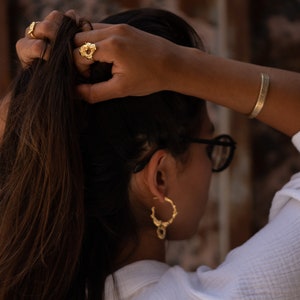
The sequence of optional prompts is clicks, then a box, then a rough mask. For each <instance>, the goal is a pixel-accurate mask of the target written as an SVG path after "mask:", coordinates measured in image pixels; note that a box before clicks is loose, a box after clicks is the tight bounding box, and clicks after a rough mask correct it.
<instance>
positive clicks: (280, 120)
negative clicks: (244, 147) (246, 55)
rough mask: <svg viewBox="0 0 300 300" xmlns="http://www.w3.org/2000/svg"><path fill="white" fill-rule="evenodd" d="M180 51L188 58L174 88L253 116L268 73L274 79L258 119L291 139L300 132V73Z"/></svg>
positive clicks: (178, 66) (176, 75) (181, 60)
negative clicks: (252, 113)
mask: <svg viewBox="0 0 300 300" xmlns="http://www.w3.org/2000/svg"><path fill="white" fill-rule="evenodd" d="M180 52H182V53H183V55H184V57H181V58H180V60H179V61H180V63H179V64H178V65H176V67H177V68H178V70H176V72H175V74H173V75H172V76H173V77H176V78H174V79H173V80H171V81H170V82H171V83H172V82H173V83H174V86H173V87H171V89H174V90H176V91H177V92H181V93H184V94H190V95H193V96H196V97H199V98H204V99H206V100H208V101H211V102H214V103H216V104H219V105H222V106H225V107H228V108H230V109H233V110H234V111H237V112H239V113H242V114H245V115H249V114H250V112H251V111H252V109H253V107H254V105H255V103H256V101H257V97H258V94H259V90H260V82H261V79H260V74H261V73H262V72H264V73H267V74H268V75H269V76H270V87H269V92H268V94H267V97H266V101H265V105H264V107H263V109H262V111H261V113H260V114H259V115H258V117H257V118H258V119H259V120H261V121H262V122H264V123H266V124H268V125H270V126H272V127H273V128H275V129H277V130H279V131H281V132H283V133H285V134H287V135H290V136H291V135H293V134H294V133H296V132H298V131H299V130H300V116H299V115H300V99H299V97H300V74H298V73H294V72H289V71H283V70H278V69H274V68H268V67H262V66H258V65H253V64H248V63H243V62H238V61H233V60H229V59H224V58H219V57H216V56H212V55H209V54H205V53H203V52H200V51H198V50H194V49H185V50H184V51H180ZM181 55H182V54H181ZM179 69H181V71H180V73H178V72H179ZM173 73H174V72H173Z"/></svg>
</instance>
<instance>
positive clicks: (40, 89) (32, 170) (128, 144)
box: [0, 9, 211, 299]
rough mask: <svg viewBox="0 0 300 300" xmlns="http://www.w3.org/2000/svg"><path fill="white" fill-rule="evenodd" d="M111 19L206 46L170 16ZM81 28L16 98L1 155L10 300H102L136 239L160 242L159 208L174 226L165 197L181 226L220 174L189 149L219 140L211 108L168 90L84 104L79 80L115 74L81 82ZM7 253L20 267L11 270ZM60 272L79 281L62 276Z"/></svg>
mask: <svg viewBox="0 0 300 300" xmlns="http://www.w3.org/2000/svg"><path fill="white" fill-rule="evenodd" d="M104 22H106V23H127V24H130V25H132V26H135V27H137V28H139V29H141V30H144V31H148V32H150V33H153V34H156V35H160V36H162V37H165V38H167V39H169V40H171V41H173V42H175V43H177V44H181V45H183V46H188V47H200V48H202V44H201V41H200V40H199V38H198V37H197V35H196V33H195V32H194V31H193V29H192V28H191V27H190V26H189V25H188V24H187V23H186V22H184V21H183V20H182V19H180V18H178V17H177V16H175V15H173V14H171V13H169V12H166V11H160V10H155V9H140V10H134V11H127V12H124V13H121V14H117V15H114V16H111V17H109V18H107V19H106V20H104ZM78 30H80V29H78V25H76V24H75V22H74V21H72V20H69V19H67V18H66V19H65V20H64V22H63V25H62V27H61V29H60V31H59V32H58V37H57V40H56V42H55V44H54V45H53V52H52V55H51V57H50V59H49V61H48V62H46V63H45V62H43V61H39V62H38V63H35V64H34V65H33V66H32V68H30V69H28V70H25V71H24V72H23V73H22V74H21V77H20V78H19V79H18V81H17V83H16V86H15V88H14V91H13V96H12V100H11V108H10V112H9V115H8V118H7V120H8V123H7V130H6V132H5V134H4V137H3V142H2V145H1V149H0V163H1V170H5V171H3V172H2V174H0V184H1V196H2V197H1V205H2V206H1V211H0V213H1V216H2V220H4V221H2V223H0V225H1V226H2V227H1V228H0V232H1V234H2V235H1V237H5V238H6V240H5V241H6V242H5V246H4V244H0V266H1V267H2V266H4V267H5V268H4V267H3V268H2V270H6V271H5V273H0V281H2V279H3V278H5V280H7V282H8V283H7V285H6V290H5V289H3V292H2V291H1V290H0V292H2V293H3V295H5V296H6V298H9V297H10V298H11V295H13V291H16V290H17V291H18V292H19V293H22V295H24V293H34V294H35V295H38V296H36V298H38V299H52V298H53V299H54V298H59V299H62V298H64V297H66V294H67V293H66V286H67V285H70V289H69V292H68V297H70V298H71V299H84V294H85V291H88V299H94V298H95V299H96V298H98V297H99V295H100V294H101V293H102V292H103V285H104V280H105V278H106V276H107V275H108V274H110V273H111V272H112V271H114V269H115V268H116V267H117V263H116V260H117V259H118V258H119V257H118V255H119V253H120V251H121V247H123V246H124V245H125V244H126V242H127V240H128V239H131V240H132V241H134V242H137V243H138V238H139V231H140V230H141V228H143V226H145V227H146V228H153V232H154V234H155V230H156V229H155V227H154V225H152V224H151V219H150V213H151V206H153V205H155V206H156V207H157V214H158V216H159V217H161V218H162V219H168V218H169V215H170V214H169V212H168V208H166V207H165V206H164V204H162V200H163V199H164V197H169V198H171V199H172V198H173V199H172V200H173V201H174V202H176V203H175V204H176V205H177V207H178V211H179V216H178V218H176V220H175V221H174V226H175V227H176V229H178V228H179V227H180V226H181V222H182V221H183V217H184V216H185V214H184V211H185V210H186V207H188V211H193V210H195V206H197V204H198V201H199V202H200V201H201V197H202V198H203V199H202V200H205V199H206V196H207V190H208V181H209V176H210V167H211V165H210V161H209V159H208V158H207V156H206V152H205V146H204V145H196V144H193V145H191V144H190V143H189V142H187V139H188V138H191V137H192V138H197V137H203V138H207V137H208V135H209V128H210V122H209V120H208V117H207V114H206V108H205V104H204V102H203V101H202V100H200V99H195V98H192V97H189V96H185V95H181V94H177V93H174V92H169V91H163V92H159V93H156V94H152V95H149V96H144V97H128V98H126V99H113V100H111V101H108V102H105V103H99V104H96V105H89V104H87V103H84V102H81V101H80V99H78V97H77V95H76V94H75V92H74V90H75V84H76V81H77V82H80V81H83V80H84V81H86V80H88V81H91V82H95V81H101V80H105V79H107V78H108V77H109V75H110V73H109V67H110V66H109V65H107V64H101V63H97V64H94V65H93V66H92V69H91V77H90V78H88V79H86V78H82V77H81V76H80V75H78V74H77V72H76V70H75V68H74V66H73V63H72V47H73V44H72V39H73V37H74V34H75V33H76V32H77V31H78ZM195 177H199V182H198V179H196V180H195ZM185 188H186V189H185ZM154 197H157V198H158V200H154V199H153V198H154ZM202 202H204V201H202ZM83 206H84V208H83ZM201 212H202V210H201V209H200V210H199V213H197V214H195V215H196V217H193V218H194V219H195V220H193V222H190V223H192V224H195V223H196V221H197V220H198V218H199V216H200V215H201ZM180 215H181V217H180ZM83 216H84V219H85V221H83ZM15 220H17V221H18V222H17V223H16V222H15ZM177 220H179V221H177ZM175 222H177V225H176V224H175ZM28 224H30V226H29V225H28ZM179 225H180V226H179ZM21 226H29V227H28V228H29V229H30V232H27V233H26V232H24V230H21V229H22V228H21ZM150 226H153V227H150ZM193 226H194V225H193ZM175 227H174V228H175ZM26 228H27V227H26ZM185 229H186V228H185ZM185 229H184V232H180V231H179V235H178V236H176V235H175V234H174V230H172V229H171V227H170V234H169V235H168V236H169V237H176V238H178V237H180V238H181V237H183V236H185V234H186V232H185ZM194 229H195V228H188V231H189V233H190V232H192V231H193V230H194ZM13 230H15V234H11V232H12V231H13ZM35 233H40V234H38V235H37V238H35ZM10 235H11V238H10V239H9V236H10ZM2 240H3V238H2ZM18 240H19V241H20V240H22V244H18ZM0 241H1V239H0ZM33 242H34V243H33ZM32 245H35V246H36V247H35V248H34V249H33V248H32ZM1 251H2V252H1ZM79 252H80V253H81V254H80V255H79V254H78V253H79ZM70 253H72V255H71V256H70ZM7 255H8V256H11V257H13V256H14V257H18V258H19V261H18V260H11V261H8V260H7V259H6V257H7ZM25 256H27V257H28V259H27V260H26V263H24V261H25ZM118 263H120V264H122V263H123V262H118ZM0 270H1V268H0ZM62 270H64V271H63V273H64V274H67V273H68V274H70V275H69V276H67V275H63V276H62ZM67 270H70V272H67ZM8 275H9V276H8ZM62 277H63V278H62ZM7 278H9V279H7ZM10 280H11V281H10ZM2 282H3V281H2ZM32 282H34V283H33V286H34V289H31V283H32ZM38 283H41V284H40V285H39V284H38ZM46 283H47V285H45V284H46ZM35 284H36V285H35ZM0 295H2V294H1V293H0ZM75 295H76V296H75ZM11 299H13V298H11ZM29 299H35V298H34V297H33V296H32V298H30V297H29Z"/></svg>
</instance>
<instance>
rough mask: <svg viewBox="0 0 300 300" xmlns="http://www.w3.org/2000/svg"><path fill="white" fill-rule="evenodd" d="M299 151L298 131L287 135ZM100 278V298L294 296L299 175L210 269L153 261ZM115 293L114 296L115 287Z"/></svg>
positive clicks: (259, 299)
mask: <svg viewBox="0 0 300 300" xmlns="http://www.w3.org/2000/svg"><path fill="white" fill-rule="evenodd" d="M292 141H293V143H294V144H295V146H296V148H297V149H298V150H299V151H300V132H299V133H297V134H296V135H295V136H294V137H293V139H292ZM115 279H116V281H115V283H116V287H117V289H114V283H113V280H112V276H109V277H108V278H107V281H106V285H105V289H106V294H105V295H106V296H105V299H106V300H113V299H122V300H125V299H126V300H129V299H134V300H168V299H170V300H186V299H195V300H196V299H203V300H216V299H222V300H226V299H249V300H269V299H280V300H282V299H283V300H299V299H300V173H298V174H295V175H294V176H293V177H292V178H291V180H290V181H289V182H288V183H287V184H286V185H285V186H284V187H283V188H282V189H281V190H280V191H278V192H277V193H276V195H275V197H274V200H273V203H272V207H271V210H270V217H269V223H268V224H267V225H266V226H265V227H264V228H263V229H261V230H260V231H259V232H258V233H257V234H256V235H254V236H253V237H252V238H251V239H249V240H248V241H247V242H246V243H244V244H243V245H242V246H240V247H238V248H236V249H234V250H232V251H231V252H230V253H229V254H228V255H227V257H226V260H225V261H224V262H223V263H222V264H221V265H220V266H219V267H218V268H216V269H210V268H208V267H205V266H201V267H199V268H198V269H197V271H196V272H193V273H189V272H185V271H184V270H183V269H182V268H181V267H179V266H176V267H169V266H168V265H166V264H163V263H160V262H156V261H140V262H136V263H133V264H130V265H128V266H126V267H124V268H122V269H120V270H118V271H117V272H116V273H115ZM116 290H118V291H119V295H117V294H116V293H115V291H116Z"/></svg>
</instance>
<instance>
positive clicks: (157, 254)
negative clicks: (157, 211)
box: [115, 229, 166, 270]
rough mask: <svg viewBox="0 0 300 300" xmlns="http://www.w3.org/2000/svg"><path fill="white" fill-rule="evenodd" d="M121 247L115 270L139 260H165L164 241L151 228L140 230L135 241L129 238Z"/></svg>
mask: <svg viewBox="0 0 300 300" xmlns="http://www.w3.org/2000/svg"><path fill="white" fill-rule="evenodd" d="M121 247H122V249H121V251H120V255H119V256H118V257H117V259H116V264H115V270H117V269H120V268H121V267H124V266H126V265H128V264H131V263H133V262H136V261H140V260H156V261H160V262H164V261H165V255H166V251H165V241H164V240H160V239H159V238H158V237H157V235H156V233H155V230H153V229H145V230H141V231H140V232H139V233H138V240H137V241H136V240H133V239H130V240H128V241H126V244H124V245H123V246H121Z"/></svg>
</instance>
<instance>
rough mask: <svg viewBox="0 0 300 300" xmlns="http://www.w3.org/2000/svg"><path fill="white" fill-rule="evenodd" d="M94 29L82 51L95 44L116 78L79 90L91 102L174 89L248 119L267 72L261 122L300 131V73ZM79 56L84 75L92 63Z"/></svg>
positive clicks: (122, 30)
mask: <svg viewBox="0 0 300 300" xmlns="http://www.w3.org/2000/svg"><path fill="white" fill-rule="evenodd" d="M94 27H95V29H96V30H93V31H89V32H84V33H79V34H77V36H76V39H75V42H76V44H77V46H78V47H79V46H81V45H82V44H83V43H84V42H85V41H89V42H93V43H95V44H96V46H97V51H96V52H95V54H94V60H99V61H105V62H109V63H113V68H112V73H113V78H112V79H111V80H109V81H107V82H104V83H98V84H95V85H83V86H80V87H79V92H80V93H81V94H82V96H83V97H84V98H85V99H87V101H89V102H98V101H102V100H107V99H110V98H115V97H122V96H128V95H132V96H140V95H145V94H148V93H153V92H156V91H159V90H173V91H176V92H180V93H183V94H188V95H193V96H196V97H199V98H204V99H206V100H208V101H211V102H214V103H216V104H219V105H222V106H225V107H228V108H230V109H233V110H235V111H237V112H239V113H242V114H246V115H249V114H250V112H251V111H252V109H253V107H254V105H255V103H256V100H257V97H258V94H259V89H260V73H261V72H265V73H268V74H269V76H270V88H269V92H268V95H267V98H266V102H265V106H264V107H263V109H262V111H261V113H260V114H259V115H258V119H259V120H261V121H262V122H265V123H266V124H268V125H270V126H272V127H274V128H276V129H277V130H280V131H282V132H283V133H285V134H287V135H293V134H294V133H296V132H297V131H299V130H300V118H299V112H300V99H298V97H299V96H298V95H300V74H297V73H293V72H288V71H283V70H279V69H272V68H267V67H262V66H257V65H253V64H248V63H242V62H238V61H234V60H229V59H224V58H220V57H216V56H213V55H209V54H206V53H204V52H202V51H200V50H197V49H191V48H186V47H182V46H178V45H175V44H173V43H171V42H169V41H167V40H164V39H162V38H160V37H157V36H154V35H151V34H148V33H145V32H142V31H139V30H137V29H135V28H132V27H130V26H127V25H113V26H112V25H105V24H94ZM74 57H75V62H76V63H77V66H78V68H79V69H80V70H81V71H83V72H84V71H86V70H87V69H88V67H89V64H91V63H93V61H88V60H86V59H85V58H83V57H81V56H80V55H79V53H78V49H76V50H75V52H74Z"/></svg>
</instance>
